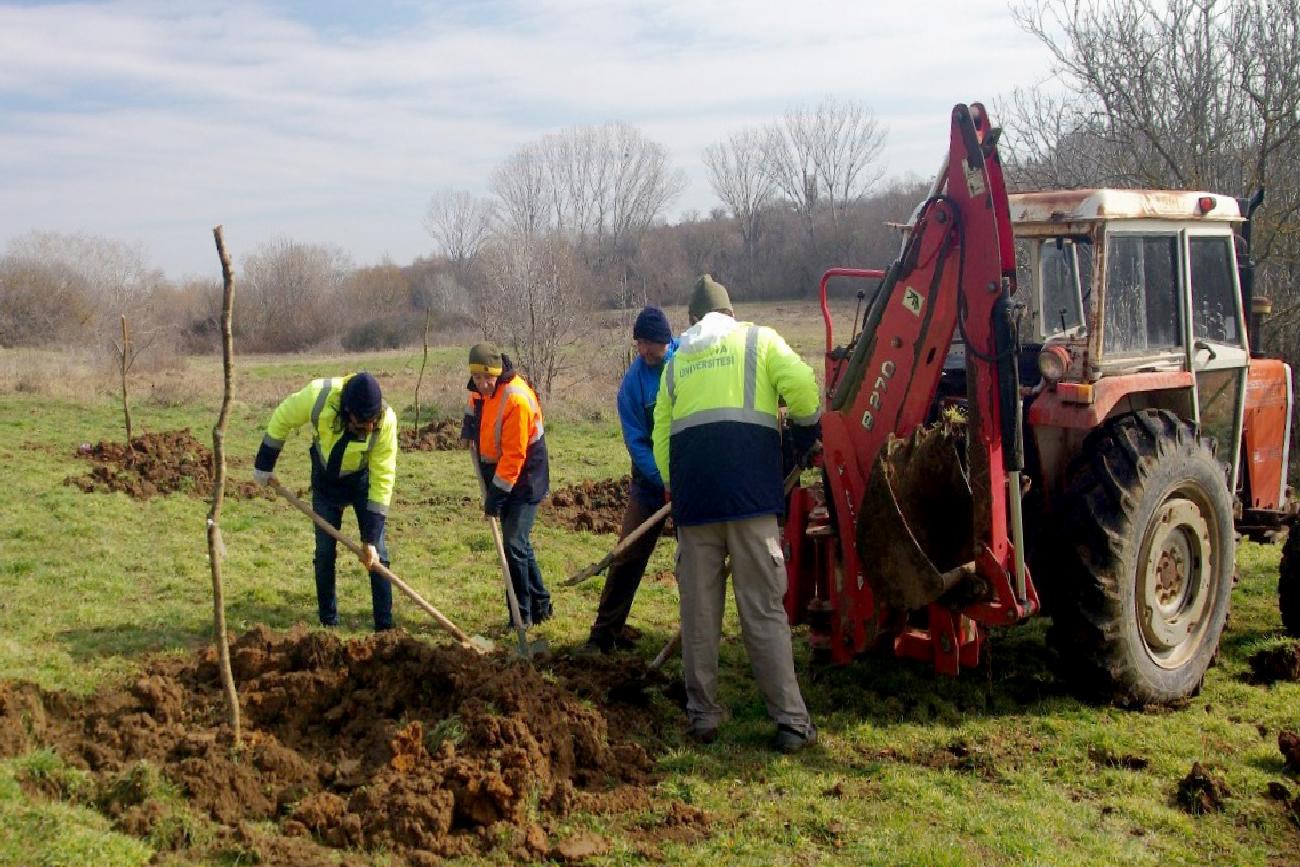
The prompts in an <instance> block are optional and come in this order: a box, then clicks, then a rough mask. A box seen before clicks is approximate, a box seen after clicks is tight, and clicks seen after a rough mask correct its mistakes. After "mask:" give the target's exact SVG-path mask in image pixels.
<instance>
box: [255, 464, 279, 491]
mask: <svg viewBox="0 0 1300 867" xmlns="http://www.w3.org/2000/svg"><path fill="white" fill-rule="evenodd" d="M273 475H274V471H272V470H259V469H256V468H254V470H253V481H255V482H257V483H258V484H259V485H261V486H262V487H266V486H267V485H269V484H270V483H271V478H272V476H273Z"/></svg>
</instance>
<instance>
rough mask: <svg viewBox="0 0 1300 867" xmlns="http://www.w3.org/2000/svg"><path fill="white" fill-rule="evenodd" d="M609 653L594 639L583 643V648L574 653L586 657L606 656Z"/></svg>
mask: <svg viewBox="0 0 1300 867" xmlns="http://www.w3.org/2000/svg"><path fill="white" fill-rule="evenodd" d="M607 653H609V651H608V650H606V649H605V648H604V647H602V646H601V645H600V643H599V642H597V641H596V640H595V639H594V638H588V639H587V640H586V641H585V642H583V644H582V646H581V647H579V648H578V649H577V650H575V651H574V655H575V656H585V657H593V656H604V655H605V654H607Z"/></svg>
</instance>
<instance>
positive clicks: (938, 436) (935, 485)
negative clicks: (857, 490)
mask: <svg viewBox="0 0 1300 867" xmlns="http://www.w3.org/2000/svg"><path fill="white" fill-rule="evenodd" d="M963 436H964V429H963V428H959V427H956V426H955V425H952V424H950V423H948V422H940V423H938V424H936V425H934V426H931V427H919V428H917V429H916V431H915V432H914V433H913V434H912V436H910V437H908V438H907V439H896V438H893V437H891V438H890V439H889V441H888V442H886V443H885V446H884V448H883V449H881V451H880V454H879V455H878V456H877V457H876V463H875V465H874V467H873V468H872V473H871V478H870V479H869V480H868V482H867V491H866V494H865V496H864V497H863V502H862V510H861V512H860V513H859V515H858V528H857V529H858V551H859V554H860V556H861V558H862V564H863V566H864V568H865V569H866V570H867V574H868V577H869V579H870V580H871V582H872V589H873V590H874V591H875V592H876V594H877V595H879V596H880V597H881V598H882V599H883V600H884V601H885V602H886V603H888V604H889V605H891V606H893V607H895V608H902V609H908V610H911V609H915V608H921V607H922V606H924V605H927V604H928V603H930V602H933V601H935V600H936V599H938V598H939V597H940V596H942V595H943V594H944V592H945V591H947V590H948V589H949V588H950V587H951V586H952V577H951V575H952V573H950V571H949V570H953V569H955V568H956V567H958V566H961V565H962V564H965V563H968V562H969V561H971V560H972V559H973V558H974V553H973V548H974V545H973V541H972V539H973V535H974V531H973V526H974V517H973V511H972V509H973V501H972V497H971V489H970V481H969V480H968V478H967V476H966V471H965V469H964V468H963V466H962V464H961V460H960V458H959V457H958V448H959V445H960V444H961V440H960V439H959V438H960V437H963ZM944 573H949V574H948V576H947V577H945V574H944Z"/></svg>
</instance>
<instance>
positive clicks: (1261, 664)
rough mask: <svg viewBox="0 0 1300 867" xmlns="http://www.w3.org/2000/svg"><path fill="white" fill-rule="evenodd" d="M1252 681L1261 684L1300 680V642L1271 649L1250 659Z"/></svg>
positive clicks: (1262, 651) (1260, 652)
mask: <svg viewBox="0 0 1300 867" xmlns="http://www.w3.org/2000/svg"><path fill="white" fill-rule="evenodd" d="M1250 672H1251V681H1252V682H1254V683H1259V684H1270V683H1275V682H1276V681H1279V680H1288V681H1294V680H1300V642H1295V641H1292V642H1288V643H1287V644H1285V645H1283V646H1282V647H1271V648H1266V649H1264V650H1261V651H1259V652H1258V653H1255V654H1253V655H1252V656H1251V657H1250Z"/></svg>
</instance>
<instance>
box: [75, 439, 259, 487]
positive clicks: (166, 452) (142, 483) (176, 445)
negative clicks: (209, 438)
mask: <svg viewBox="0 0 1300 867" xmlns="http://www.w3.org/2000/svg"><path fill="white" fill-rule="evenodd" d="M75 454H76V456H77V457H79V458H82V459H84V460H88V461H91V462H92V463H93V465H94V466H93V467H92V468H91V470H90V472H89V473H86V474H85V475H81V476H68V477H67V478H66V479H64V480H63V484H65V485H73V486H75V487H78V488H80V489H81V490H83V491H85V492H86V493H92V492H95V491H121V492H122V493H124V494H126V495H127V496H130V497H134V498H136V499H138V500H147V499H149V498H150V497H154V496H157V495H159V494H175V493H178V492H183V493H187V494H192V495H193V496H196V497H200V498H203V499H208V498H211V496H212V485H213V482H214V480H215V478H216V473H215V470H214V469H213V458H212V450H211V449H209V448H208V447H207V446H206V445H204V444H203V443H201V442H199V441H198V440H197V439H195V438H194V435H193V434H191V433H190V429H189V428H184V429H182V430H172V431H161V432H159V433H147V434H142V435H140V436H138V437H133V438H132V439H131V442H130V443H116V442H109V441H107V440H101V441H100V442H99V443H98V444H96V445H91V444H90V443H84V444H82V445H81V446H80V447H79V448H78V449H77V451H76V453H75ZM226 496H228V497H237V498H239V499H252V498H254V497H267V498H270V497H273V496H274V494H272V493H271V492H270V491H269V490H267V489H265V488H262V487H259V486H258V485H257V483H255V482H252V481H240V482H236V481H233V480H232V479H231V478H230V476H229V474H227V476H226Z"/></svg>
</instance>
